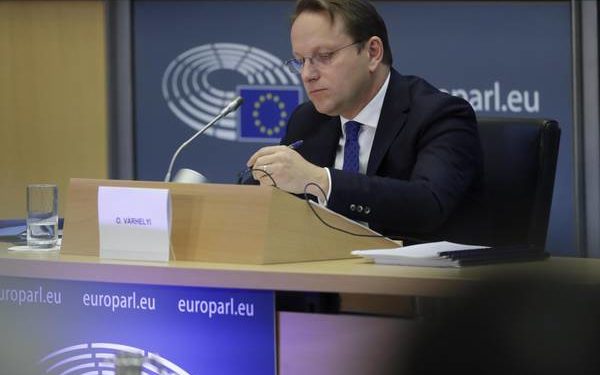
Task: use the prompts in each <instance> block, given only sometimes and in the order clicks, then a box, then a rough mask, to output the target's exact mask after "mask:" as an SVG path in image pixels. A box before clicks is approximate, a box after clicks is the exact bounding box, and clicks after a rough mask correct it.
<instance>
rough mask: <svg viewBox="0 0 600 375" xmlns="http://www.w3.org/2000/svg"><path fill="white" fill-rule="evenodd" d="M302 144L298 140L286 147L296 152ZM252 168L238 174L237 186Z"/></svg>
mask: <svg viewBox="0 0 600 375" xmlns="http://www.w3.org/2000/svg"><path fill="white" fill-rule="evenodd" d="M302 143H304V140H302V139H299V140H297V141H295V142H292V143H290V144H289V146H288V147H289V148H291V149H292V150H296V149H298V147H300V146H302ZM252 168H254V166H253V165H252V166H250V167H247V168H246V169H244V171H243V172H242V173H240V175H239V179H238V184H241V183H242V179H243V177H244V176H245V175H246V174H248V173H250V171H252Z"/></svg>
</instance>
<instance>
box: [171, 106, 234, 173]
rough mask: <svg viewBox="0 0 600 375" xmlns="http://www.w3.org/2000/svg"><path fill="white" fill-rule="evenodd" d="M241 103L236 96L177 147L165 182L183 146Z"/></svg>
mask: <svg viewBox="0 0 600 375" xmlns="http://www.w3.org/2000/svg"><path fill="white" fill-rule="evenodd" d="M243 102H244V99H243V98H242V97H241V96H238V97H237V98H235V99H233V101H232V102H231V103H229V104H227V106H226V107H225V108H223V109H222V110H221V112H219V114H218V115H217V116H216V117H215V118H213V119H212V120H211V121H210V122H209V123H208V124H206V125H205V126H204V127H203V128H202V129H200V130H198V131H197V132H196V134H194V135H193V136H191V137H190V139H188V140H187V141H185V142H183V143H182V144H181V146H179V148H178V149H177V151H175V153H174V154H173V157H172V158H171V163H169V169H168V170H167V174H166V175H165V182H169V181H171V172H172V171H173V164H175V159H176V158H177V155H179V153H180V152H181V150H182V149H183V148H184V147H185V146H187V145H188V144H189V143H190V142H192V141H193V140H194V139H196V137H197V136H199V135H200V134H202V133H204V132H205V131H206V130H208V128H210V127H211V126H213V125H214V124H215V123H216V122H217V121H219V120H220V119H222V118H223V117H225V116H227V115H228V114H229V113H231V112H233V111H235V110H236V109H238V108H239V106H240V105H242V103H243Z"/></svg>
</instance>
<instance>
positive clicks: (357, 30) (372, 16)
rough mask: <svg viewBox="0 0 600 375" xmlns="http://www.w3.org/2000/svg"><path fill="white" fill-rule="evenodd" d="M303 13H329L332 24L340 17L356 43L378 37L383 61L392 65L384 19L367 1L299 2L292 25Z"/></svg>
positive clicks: (320, 0) (316, 0)
mask: <svg viewBox="0 0 600 375" xmlns="http://www.w3.org/2000/svg"><path fill="white" fill-rule="evenodd" d="M303 12H327V13H328V14H329V17H330V18H331V22H332V23H333V22H334V21H335V17H336V16H339V17H340V18H341V19H342V20H343V21H344V24H345V26H346V32H347V33H348V35H350V36H351V37H352V38H353V39H354V41H355V42H365V41H367V40H368V39H369V38H370V37H372V36H377V37H379V38H380V39H381V41H382V42H383V60H382V62H383V63H384V64H386V65H388V66H391V65H392V62H393V59H392V51H391V49H390V43H389V41H388V35H387V29H386V27H385V22H383V18H381V16H380V15H379V13H377V10H376V9H375V7H374V6H373V5H372V4H371V3H370V2H368V1H365V0H298V2H297V3H296V9H295V11H294V14H293V15H292V24H293V23H294V21H296V18H298V16H299V15H300V14H301V13H303Z"/></svg>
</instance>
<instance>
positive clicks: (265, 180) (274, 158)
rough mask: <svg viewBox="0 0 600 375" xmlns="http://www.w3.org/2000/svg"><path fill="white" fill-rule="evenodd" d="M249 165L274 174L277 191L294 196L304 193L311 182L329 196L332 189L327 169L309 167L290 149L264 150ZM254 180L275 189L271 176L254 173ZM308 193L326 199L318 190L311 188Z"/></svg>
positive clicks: (275, 148) (252, 157)
mask: <svg viewBox="0 0 600 375" xmlns="http://www.w3.org/2000/svg"><path fill="white" fill-rule="evenodd" d="M246 165H247V166H248V167H252V169H258V170H263V171H265V172H266V173H268V174H270V175H271V177H272V178H273V180H275V182H276V183H277V187H279V188H280V189H283V190H285V191H288V192H290V193H294V194H301V193H304V187H305V186H306V184H308V183H310V182H314V183H316V184H317V185H319V186H320V187H321V188H322V189H323V190H324V191H325V193H327V190H328V189H329V178H328V177H327V171H326V170H325V168H321V167H318V166H316V165H314V164H311V163H309V162H308V161H306V159H304V158H303V157H302V156H301V155H300V154H299V153H297V152H296V151H294V150H293V149H291V148H290V147H287V146H268V147H263V148H261V149H260V150H258V151H256V152H255V153H254V154H253V155H252V156H251V157H250V159H248V162H246ZM252 177H254V179H255V180H257V181H259V182H260V184H261V185H273V181H271V179H270V178H269V176H267V175H266V174H265V173H262V172H260V171H253V172H252ZM308 192H309V193H310V194H313V195H315V196H317V197H321V198H323V197H322V194H321V193H320V192H319V191H318V189H317V188H315V187H310V188H309V189H308Z"/></svg>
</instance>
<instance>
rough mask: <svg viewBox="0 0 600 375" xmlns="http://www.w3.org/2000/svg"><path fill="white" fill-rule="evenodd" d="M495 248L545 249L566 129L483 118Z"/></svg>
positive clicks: (487, 208)
mask: <svg viewBox="0 0 600 375" xmlns="http://www.w3.org/2000/svg"><path fill="white" fill-rule="evenodd" d="M478 123H479V134H480V137H481V143H482V148H483V155H484V191H485V193H484V194H485V196H484V206H485V211H486V212H487V215H488V219H489V221H490V224H491V233H490V237H491V238H490V243H492V244H494V245H514V244H519V245H530V246H534V247H536V248H539V249H544V247H545V244H546V234H547V231H548V221H549V217H550V208H551V205H552V193H553V190H554V176H555V172H556V161H557V157H558V146H559V140H560V128H559V126H558V123H557V122H556V121H554V120H546V119H535V118H530V119H526V118H489V117H488V118H479V119H478Z"/></svg>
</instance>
